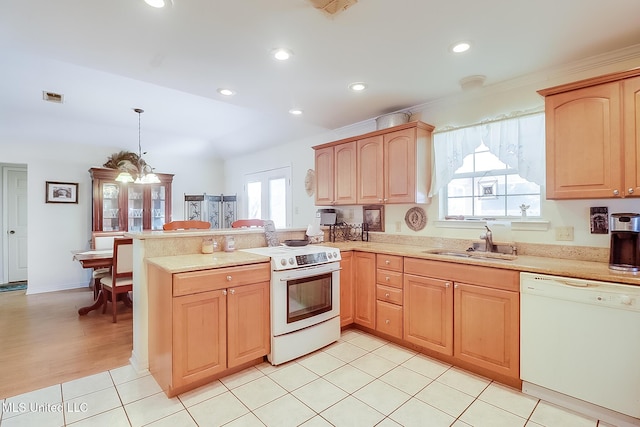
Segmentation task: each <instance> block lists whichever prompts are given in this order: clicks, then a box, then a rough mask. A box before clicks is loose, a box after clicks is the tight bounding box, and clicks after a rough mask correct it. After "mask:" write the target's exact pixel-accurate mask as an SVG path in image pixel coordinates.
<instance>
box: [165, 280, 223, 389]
mask: <svg viewBox="0 0 640 427" xmlns="http://www.w3.org/2000/svg"><path fill="white" fill-rule="evenodd" d="M226 307H227V302H226V297H225V295H224V293H223V291H221V290H218V291H210V292H206V293H201V294H196V295H187V296H182V297H178V298H174V300H173V354H172V356H173V387H181V386H183V385H185V384H189V383H192V382H194V381H198V380H200V379H203V378H206V377H208V376H211V375H214V374H216V373H219V372H222V371H224V370H225V369H226V368H227V358H226V356H227V347H226V345H225V343H226V334H227V324H226V319H227V313H226Z"/></svg>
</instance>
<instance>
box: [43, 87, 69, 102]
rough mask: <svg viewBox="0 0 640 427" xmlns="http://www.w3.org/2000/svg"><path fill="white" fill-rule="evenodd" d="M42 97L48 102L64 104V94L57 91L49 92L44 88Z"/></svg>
mask: <svg viewBox="0 0 640 427" xmlns="http://www.w3.org/2000/svg"><path fill="white" fill-rule="evenodd" d="M42 99H44V100H45V101H48V102H55V103H56V104H62V103H63V102H64V95H62V94H59V93H55V92H47V91H46V90H43V91H42Z"/></svg>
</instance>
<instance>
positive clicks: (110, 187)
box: [89, 168, 173, 231]
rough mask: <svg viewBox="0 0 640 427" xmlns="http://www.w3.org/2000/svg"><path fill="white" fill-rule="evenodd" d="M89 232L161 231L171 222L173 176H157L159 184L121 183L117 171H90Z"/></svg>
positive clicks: (92, 169)
mask: <svg viewBox="0 0 640 427" xmlns="http://www.w3.org/2000/svg"><path fill="white" fill-rule="evenodd" d="M89 173H90V174H91V179H92V186H93V227H92V228H93V231H142V230H162V226H163V225H164V223H166V222H170V221H171V185H172V182H173V175H171V174H162V173H158V174H156V175H158V178H159V179H160V183H159V184H134V183H129V184H123V183H120V182H118V181H116V177H117V176H118V174H119V173H120V171H118V170H116V169H107V168H91V169H89Z"/></svg>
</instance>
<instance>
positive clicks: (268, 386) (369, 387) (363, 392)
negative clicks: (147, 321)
mask: <svg viewBox="0 0 640 427" xmlns="http://www.w3.org/2000/svg"><path fill="white" fill-rule="evenodd" d="M1 409H2V411H3V412H2V413H0V416H1V419H0V426H1V427H12V426H65V425H68V426H77V427H80V426H91V427H96V426H108V427H118V426H134V427H137V426H145V425H148V426H155V427H159V426H171V427H181V426H185V427H186V426H222V425H224V426H248V427H252V426H262V427H264V426H277V427H287V426H299V425H302V426H305V427H321V426H348V427H358V426H381V427H391V426H455V427H467V426H478V427H482V426H490V427H501V426H505V427H510V426H527V427H539V426H547V427H555V426H562V427H572V426H576V427H582V426H591V427H596V426H600V427H602V426H605V425H606V424H604V423H602V422H600V423H599V424H598V420H595V419H591V418H587V417H585V416H582V415H580V414H576V413H573V412H570V411H568V410H565V409H562V408H559V407H556V406H554V405H551V404H549V403H546V402H544V401H540V400H538V399H535V398H532V397H530V396H527V395H524V394H522V393H520V392H519V391H517V390H514V389H511V388H509V387H506V386H503V385H501V384H498V383H495V382H492V381H491V380H489V379H487V378H483V377H479V376H477V375H473V374H470V373H468V372H465V371H463V370H461V369H458V368H455V367H452V366H450V365H447V364H444V363H442V362H440V361H437V360H434V359H431V358H428V357H425V356H424V355H421V354H417V353H415V352H413V351H410V350H408V349H405V348H402V347H399V346H396V345H394V344H392V343H389V342H387V341H385V340H382V339H380V338H378V337H375V336H372V335H368V334H365V333H362V332H360V331H356V330H348V331H346V332H344V333H343V334H342V337H341V338H340V340H339V341H338V342H337V343H334V344H332V345H330V346H328V347H326V348H324V349H322V350H319V351H317V352H315V353H312V354H310V355H308V356H305V357H303V358H300V359H298V360H295V361H292V362H289V363H286V364H284V365H281V366H278V367H274V366H271V365H270V364H268V363H263V364H261V365H258V366H256V367H252V368H249V369H246V370H244V371H242V372H239V373H237V374H234V375H231V376H228V377H225V378H222V379H221V380H219V381H215V382H213V383H211V384H209V385H207V386H204V387H201V388H199V389H196V390H193V391H190V392H188V393H184V394H182V395H180V396H178V397H174V398H172V399H169V398H167V397H166V396H165V394H164V393H163V392H162V391H161V390H160V387H159V386H158V384H157V383H156V382H155V380H154V379H153V377H152V376H150V375H148V374H146V375H137V374H136V373H135V372H134V370H133V368H132V367H131V366H123V367H121V368H118V369H113V370H111V371H108V372H103V373H100V374H96V375H92V376H89V377H85V378H81V379H78V380H75V381H70V382H67V383H63V384H59V385H55V386H51V387H47V388H44V389H40V390H36V391H33V392H30V393H25V394H22V395H19V396H14V397H10V398H7V399H5V400H4V401H3V402H2V408H1Z"/></svg>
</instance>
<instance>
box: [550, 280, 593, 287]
mask: <svg viewBox="0 0 640 427" xmlns="http://www.w3.org/2000/svg"><path fill="white" fill-rule="evenodd" d="M556 282H558V283H562V284H563V285H566V286H571V287H574V288H588V287H589V283H588V282H573V281H569V280H557V279H556Z"/></svg>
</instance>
